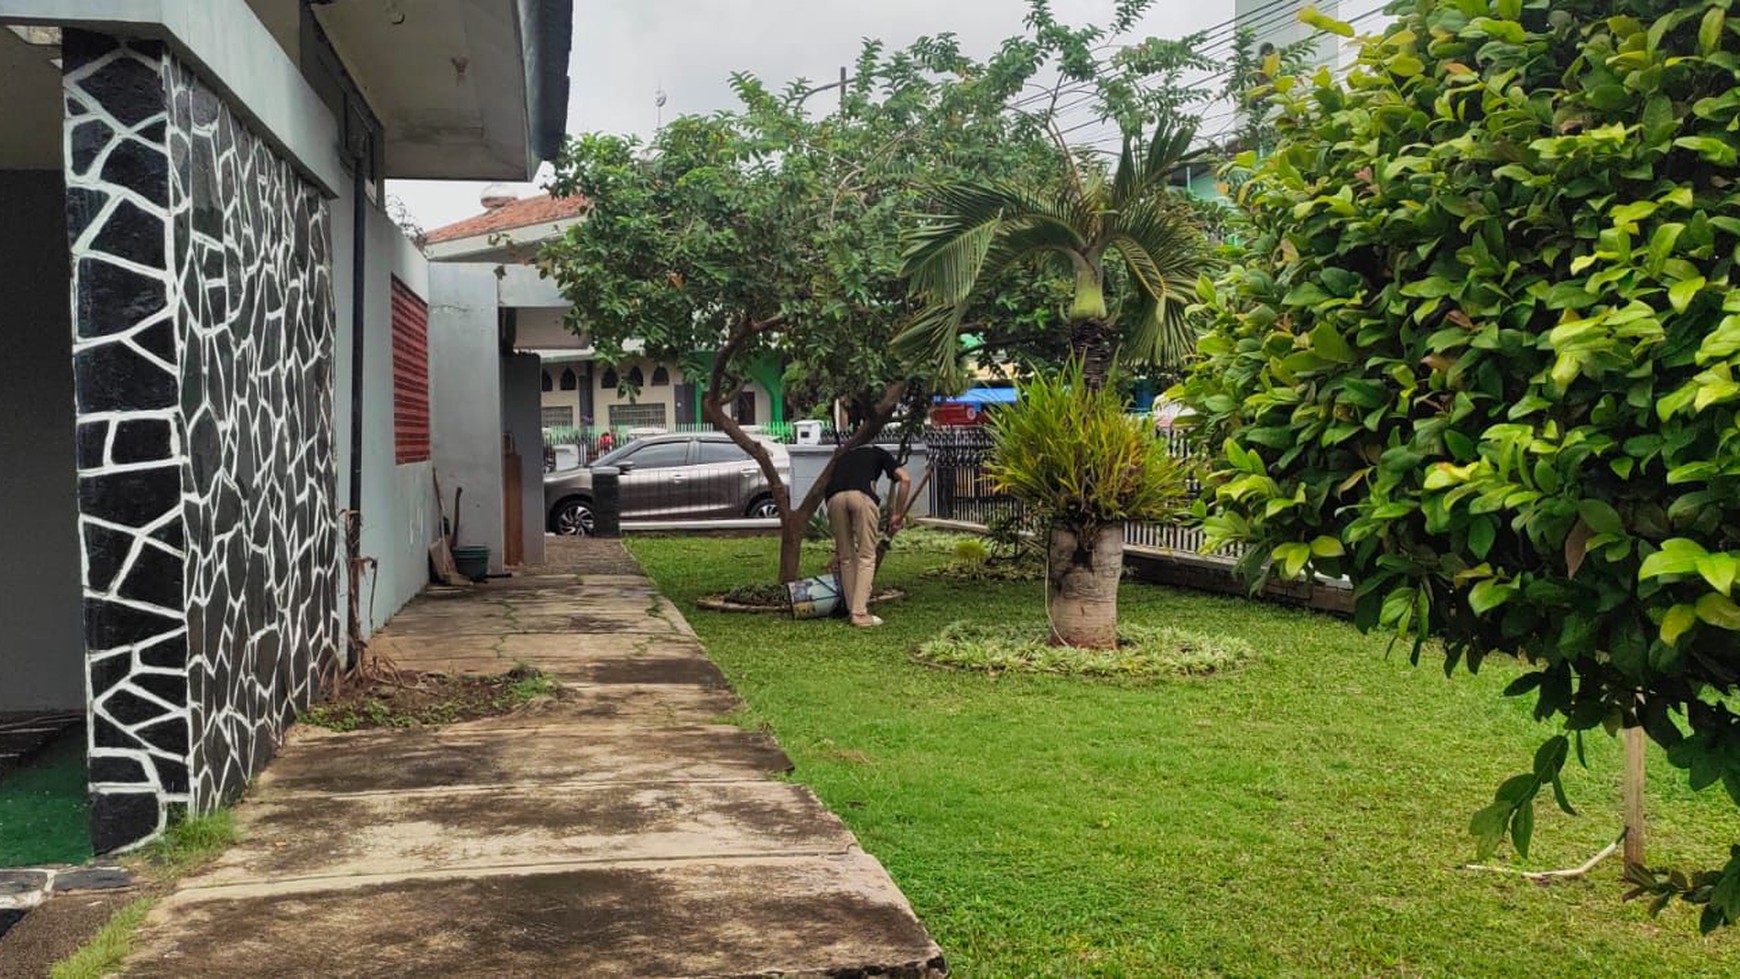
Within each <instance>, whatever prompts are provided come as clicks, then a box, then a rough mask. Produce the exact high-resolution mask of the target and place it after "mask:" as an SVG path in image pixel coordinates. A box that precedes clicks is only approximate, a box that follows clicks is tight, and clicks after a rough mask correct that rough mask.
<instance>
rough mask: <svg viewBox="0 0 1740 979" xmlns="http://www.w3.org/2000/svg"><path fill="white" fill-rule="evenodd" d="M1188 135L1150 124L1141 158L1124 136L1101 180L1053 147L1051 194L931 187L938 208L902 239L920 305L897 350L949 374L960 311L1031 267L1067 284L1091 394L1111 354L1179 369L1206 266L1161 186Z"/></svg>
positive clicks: (1089, 165) (1204, 252)
mask: <svg viewBox="0 0 1740 979" xmlns="http://www.w3.org/2000/svg"><path fill="white" fill-rule="evenodd" d="M1193 136H1194V130H1193V129H1192V128H1191V127H1189V126H1182V127H1179V126H1172V127H1169V126H1156V127H1155V129H1154V131H1153V134H1152V136H1151V138H1150V139H1149V140H1148V143H1147V146H1146V147H1145V148H1142V149H1140V150H1138V149H1137V148H1136V146H1134V145H1133V143H1134V142H1136V141H1134V140H1133V139H1132V137H1131V136H1130V135H1128V134H1126V136H1125V137H1124V144H1123V153H1122V155H1120V156H1119V158H1118V164H1117V168H1116V169H1115V170H1114V171H1113V172H1112V173H1110V174H1107V173H1106V172H1105V171H1104V169H1103V168H1101V167H1099V166H1097V165H1095V162H1094V161H1092V160H1084V159H1082V158H1081V157H1080V156H1078V155H1076V154H1074V153H1071V152H1069V151H1068V148H1067V147H1065V146H1063V145H1061V144H1060V145H1059V152H1058V154H1057V156H1056V158H1055V159H1056V164H1055V165H1056V166H1057V167H1060V168H1061V172H1060V173H1057V174H1055V176H1056V177H1057V178H1058V179H1057V183H1056V185H1055V186H1054V187H1051V188H1042V189H1039V190H1033V189H1030V188H1029V187H1028V186H1026V185H1023V184H1019V183H1014V182H1007V181H1002V182H999V181H966V182H960V183H956V184H951V185H945V186H942V187H939V188H938V189H937V191H936V197H937V200H938V203H939V204H940V205H941V207H940V209H939V210H937V211H936V212H934V213H932V214H928V215H926V216H925V219H924V221H923V223H921V224H920V225H918V226H917V227H915V228H914V229H913V230H912V231H911V232H910V233H909V235H908V237H909V239H910V242H911V244H910V250H909V252H908V254H907V259H906V268H905V274H906V276H907V278H908V279H909V280H910V281H911V283H912V291H913V295H914V296H915V297H917V298H919V299H920V300H922V301H923V302H924V303H925V304H926V307H925V309H924V311H923V312H922V313H920V314H919V316H918V318H917V319H915V320H913V322H912V325H910V326H908V327H907V328H906V329H905V330H904V331H903V332H902V333H901V335H900V338H899V340H898V343H899V347H900V349H903V350H907V351H911V352H912V353H914V354H915V355H918V356H922V357H923V359H925V360H927V361H929V362H931V363H933V364H935V365H936V367H937V369H938V370H940V371H944V372H948V371H952V370H953V369H954V367H955V365H956V364H957V363H958V361H959V350H960V342H959V338H960V334H961V332H962V326H963V324H964V323H965V322H966V318H967V312H968V310H969V309H970V308H971V307H972V305H973V303H974V302H975V300H976V299H977V298H978V297H979V294H980V291H981V290H982V289H983V288H984V285H985V283H986V281H995V278H996V277H997V276H998V275H1000V274H1003V273H1006V272H1007V271H1009V270H1010V269H1011V268H1013V267H1017V266H1019V265H1021V264H1022V263H1026V262H1030V261H1035V260H1037V261H1039V262H1049V263H1053V264H1054V265H1055V266H1056V267H1057V269H1058V270H1059V271H1062V272H1064V273H1066V274H1068V275H1069V276H1070V277H1072V278H1073V281H1074V288H1073V289H1072V290H1071V292H1070V305H1069V311H1068V313H1067V324H1066V329H1067V331H1068V337H1069V347H1070V351H1071V354H1072V356H1073V357H1074V358H1075V359H1077V360H1078V361H1080V362H1081V364H1082V369H1083V377H1084V380H1085V383H1087V384H1088V385H1089V386H1090V387H1094V388H1098V387H1101V386H1103V385H1104V384H1105V383H1106V378H1107V377H1108V376H1109V374H1110V372H1111V369H1112V361H1113V359H1114V357H1116V356H1118V355H1119V354H1120V353H1121V354H1122V356H1123V358H1124V359H1125V360H1126V361H1127V362H1130V363H1138V364H1151V365H1158V366H1171V365H1175V364H1178V363H1180V362H1181V361H1182V360H1183V359H1184V357H1185V356H1186V355H1187V354H1189V353H1190V351H1191V350H1192V348H1193V347H1194V345H1195V341H1196V332H1195V329H1194V328H1193V327H1192V326H1191V324H1190V323H1189V321H1188V320H1187V318H1186V316H1185V308H1186V305H1187V304H1188V302H1189V301H1190V299H1191V297H1192V294H1193V292H1194V288H1195V283H1196V280H1197V279H1198V278H1199V277H1200V276H1201V275H1202V274H1203V273H1204V272H1205V271H1207V269H1208V268H1209V246H1208V243H1207V240H1206V239H1205V238H1204V237H1203V235H1202V233H1201V231H1200V230H1199V229H1198V228H1197V227H1196V225H1195V224H1194V222H1193V221H1192V219H1191V212H1190V211H1189V210H1188V209H1187V208H1185V207H1183V206H1181V205H1179V204H1177V203H1176V202H1174V201H1173V200H1172V199H1171V198H1170V196H1169V195H1168V193H1167V186H1166V179H1167V177H1169V176H1170V175H1171V173H1172V171H1173V170H1175V169H1176V168H1177V167H1178V164H1179V161H1180V160H1181V159H1182V158H1183V156H1184V154H1185V153H1187V152H1188V151H1189V149H1190V141H1191V139H1192V137H1193ZM1110 261H1118V262H1121V263H1122V265H1123V267H1124V270H1125V276H1124V277H1125V279H1126V280H1127V282H1128V283H1129V284H1130V288H1129V289H1128V290H1127V295H1126V296H1125V297H1115V296H1114V297H1113V299H1112V300H1109V299H1108V295H1107V293H1108V289H1107V281H1106V266H1107V264H1108V262H1110ZM1117 298H1123V304H1122V306H1123V308H1122V309H1121V310H1120V309H1119V306H1118V304H1117V303H1116V302H1115V301H1113V300H1115V299H1117ZM1115 312H1122V313H1123V316H1122V317H1121V319H1122V321H1123V322H1122V323H1120V322H1119V319H1120V318H1119V317H1118V316H1115V315H1114V313H1115Z"/></svg>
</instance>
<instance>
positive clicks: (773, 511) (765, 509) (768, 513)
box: [745, 496, 779, 520]
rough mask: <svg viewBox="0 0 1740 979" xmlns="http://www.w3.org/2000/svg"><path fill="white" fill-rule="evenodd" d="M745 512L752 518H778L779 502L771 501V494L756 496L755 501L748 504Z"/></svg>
mask: <svg viewBox="0 0 1740 979" xmlns="http://www.w3.org/2000/svg"><path fill="white" fill-rule="evenodd" d="M745 513H746V514H747V515H748V516H749V518H750V519H752V520H772V519H778V518H779V504H777V503H775V502H773V497H771V496H760V497H756V499H755V502H753V503H751V504H749V509H748V510H747V511H745Z"/></svg>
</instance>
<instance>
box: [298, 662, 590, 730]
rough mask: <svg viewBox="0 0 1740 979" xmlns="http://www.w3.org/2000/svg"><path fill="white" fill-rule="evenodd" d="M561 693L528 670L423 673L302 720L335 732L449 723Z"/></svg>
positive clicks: (378, 685)
mask: <svg viewBox="0 0 1740 979" xmlns="http://www.w3.org/2000/svg"><path fill="white" fill-rule="evenodd" d="M561 694H562V689H561V687H560V686H558V685H557V684H556V683H555V682H554V681H552V680H550V679H549V678H547V677H545V676H543V675H542V674H540V673H539V672H538V671H536V670H534V669H530V668H528V667H518V668H515V669H513V670H510V671H508V672H507V673H500V674H496V675H494V676H475V675H469V674H461V675H455V674H446V673H423V674H417V675H413V676H410V677H406V678H403V679H399V680H380V681H377V682H374V683H371V684H368V685H367V686H363V687H359V688H357V689H355V690H351V691H346V692H345V693H344V694H343V695H341V696H339V697H336V698H334V699H331V700H326V701H323V702H321V703H319V704H316V705H314V706H313V707H312V708H310V709H309V710H308V712H307V713H306V714H304V715H303V716H302V722H303V723H305V724H312V725H314V726H315V727H324V728H329V729H331V730H334V731H360V730H366V729H371V728H403V727H421V726H425V725H439V724H454V723H457V722H459V721H475V720H479V719H482V718H485V717H500V716H502V715H504V714H512V713H514V712H516V711H519V710H523V709H525V708H526V706H527V705H528V704H531V703H533V702H534V701H537V700H541V699H546V698H559V697H560V696H561Z"/></svg>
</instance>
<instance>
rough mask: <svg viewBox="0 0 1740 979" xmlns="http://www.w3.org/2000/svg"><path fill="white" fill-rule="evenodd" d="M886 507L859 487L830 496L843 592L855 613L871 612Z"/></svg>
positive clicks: (829, 509)
mask: <svg viewBox="0 0 1740 979" xmlns="http://www.w3.org/2000/svg"><path fill="white" fill-rule="evenodd" d="M881 523H882V510H881V509H880V508H879V507H877V505H876V501H875V500H873V499H871V498H870V497H869V495H867V494H865V493H860V492H858V491H857V490H846V491H845V492H843V493H835V494H834V495H833V496H831V497H829V498H828V524H829V525H830V526H832V527H833V528H834V553H835V554H836V555H838V556H839V558H840V592H841V596H842V597H843V598H845V599H846V608H847V610H848V611H850V612H851V613H852V614H853V615H855V616H858V617H863V616H866V615H869V614H870V588H871V586H872V585H873V584H874V583H875V578H876V542H877V539H878V538H879V537H880V536H881V534H880V526H881Z"/></svg>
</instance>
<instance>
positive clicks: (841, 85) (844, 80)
mask: <svg viewBox="0 0 1740 979" xmlns="http://www.w3.org/2000/svg"><path fill="white" fill-rule="evenodd" d="M854 81H857V79H855V78H852V77H851V76H849V75H847V74H846V66H845V65H841V66H840V80H839V81H837V82H829V83H828V84H826V85H817V86H816V87H815V88H812V89H810V90H809V91H807V92H805V93H804V95H803V98H802V99H799V100H798V101H799V102H800V103H801V102H803V101H804V100H805V99H808V98H809V97H810V96H812V95H814V94H816V93H817V92H826V91H827V90H828V89H830V88H838V89H839V90H840V115H845V114H846V86H847V85H849V84H851V83H852V82H854Z"/></svg>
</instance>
